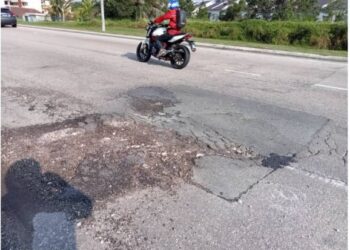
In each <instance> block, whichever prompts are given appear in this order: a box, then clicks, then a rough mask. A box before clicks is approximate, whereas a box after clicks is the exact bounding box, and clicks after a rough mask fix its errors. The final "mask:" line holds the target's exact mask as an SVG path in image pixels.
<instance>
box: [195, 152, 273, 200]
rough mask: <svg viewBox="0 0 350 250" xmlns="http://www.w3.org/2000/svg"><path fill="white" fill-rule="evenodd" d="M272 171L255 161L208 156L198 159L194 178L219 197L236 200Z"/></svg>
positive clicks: (197, 182)
mask: <svg viewBox="0 0 350 250" xmlns="http://www.w3.org/2000/svg"><path fill="white" fill-rule="evenodd" d="M272 171H273V170H272V169H270V168H265V167H261V166H256V163H255V162H253V161H248V160H236V159H235V160H234V159H229V158H225V157H220V156H208V157H203V158H201V159H199V160H197V161H196V167H194V169H193V178H192V180H193V182H194V183H196V184H199V185H200V186H202V187H203V188H205V189H207V190H209V191H210V192H212V193H213V194H215V195H217V196H219V197H223V198H225V199H228V200H235V199H238V198H239V196H240V194H242V193H243V192H245V191H246V190H247V189H249V187H250V186H253V185H254V184H255V183H257V182H258V181H260V180H261V179H262V178H264V176H266V175H267V174H268V173H270V172H272Z"/></svg>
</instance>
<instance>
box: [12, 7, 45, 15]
mask: <svg viewBox="0 0 350 250" xmlns="http://www.w3.org/2000/svg"><path fill="white" fill-rule="evenodd" d="M10 10H11V12H12V13H13V14H14V15H15V16H16V17H22V16H24V15H25V14H27V13H38V14H41V12H40V11H38V10H36V9H31V8H20V7H10Z"/></svg>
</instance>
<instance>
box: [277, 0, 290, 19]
mask: <svg viewBox="0 0 350 250" xmlns="http://www.w3.org/2000/svg"><path fill="white" fill-rule="evenodd" d="M292 16H293V8H292V3H291V1H290V0H276V1H275V10H274V13H273V17H272V18H273V19H274V20H276V19H277V20H289V19H291V18H292Z"/></svg>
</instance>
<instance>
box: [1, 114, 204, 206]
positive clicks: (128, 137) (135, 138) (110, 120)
mask: <svg viewBox="0 0 350 250" xmlns="http://www.w3.org/2000/svg"><path fill="white" fill-rule="evenodd" d="M206 150H207V149H206V147H204V146H203V147H202V146H201V145H200V144H198V142H195V141H194V139H192V138H189V137H183V136H180V135H178V134H176V133H174V132H171V131H167V130H159V129H157V128H155V127H152V126H150V125H146V124H136V123H135V122H133V121H131V120H123V119H120V118H118V117H114V116H100V115H95V116H89V117H82V118H78V119H74V120H68V121H65V122H62V123H56V124H53V125H42V126H33V127H27V128H20V129H4V130H3V131H2V160H1V161H2V179H4V178H5V176H6V174H7V172H8V170H9V169H11V168H12V167H13V166H14V165H15V163H16V162H18V161H21V160H23V159H33V160H35V161H36V162H38V164H40V167H41V169H42V172H53V173H55V174H57V175H59V176H61V177H62V178H63V179H65V180H66V181H68V182H69V183H70V184H71V185H73V186H75V187H77V188H78V189H79V190H81V191H82V192H84V193H85V194H87V195H88V196H89V197H92V198H93V199H96V200H98V199H103V198H105V197H106V196H108V195H112V194H121V193H123V192H125V191H127V190H131V189H136V188H140V187H141V188H142V187H146V186H152V185H158V186H161V187H163V188H166V187H170V186H171V185H172V184H173V183H174V180H175V179H176V178H184V179H188V178H189V177H190V176H191V173H192V172H191V171H192V166H193V165H194V161H193V159H194V158H195V157H196V155H197V153H199V152H201V153H203V152H205V151H206ZM2 183H4V182H2ZM7 189H8V187H6V185H4V184H3V189H2V190H3V193H4V192H6V191H8V190H7Z"/></svg>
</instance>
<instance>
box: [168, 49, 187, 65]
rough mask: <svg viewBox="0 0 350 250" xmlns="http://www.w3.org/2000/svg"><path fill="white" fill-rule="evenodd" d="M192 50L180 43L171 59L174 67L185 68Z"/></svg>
mask: <svg viewBox="0 0 350 250" xmlns="http://www.w3.org/2000/svg"><path fill="white" fill-rule="evenodd" d="M190 57H191V53H190V50H189V49H188V48H187V47H186V46H184V45H178V46H177V48H176V49H175V52H174V55H173V57H172V58H171V59H170V62H171V66H172V67H173V68H174V69H183V68H185V67H186V66H187V64H188V63H189V61H190Z"/></svg>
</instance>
